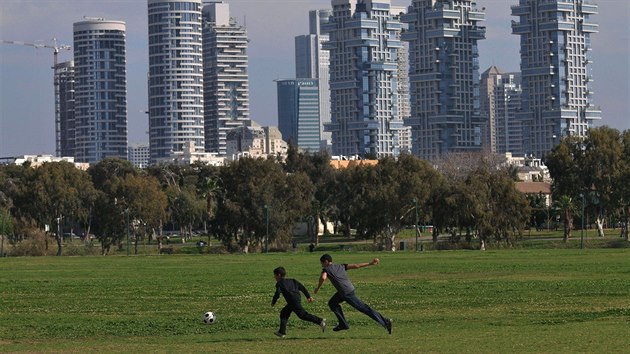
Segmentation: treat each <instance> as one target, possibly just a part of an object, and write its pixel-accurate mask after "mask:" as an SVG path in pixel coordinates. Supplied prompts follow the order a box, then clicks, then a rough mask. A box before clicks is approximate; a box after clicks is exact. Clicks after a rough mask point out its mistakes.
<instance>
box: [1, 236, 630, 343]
mask: <svg viewBox="0 0 630 354" xmlns="http://www.w3.org/2000/svg"><path fill="white" fill-rule="evenodd" d="M319 256H320V253H270V254H256V255H214V254H211V255H208V254H203V255H202V254H199V255H162V256H132V257H124V256H107V257H91V256H86V257H32V258H26V257H23V258H0V352H2V353H6V352H64V353H85V352H88V351H89V352H107V353H110V352H124V353H130V352H137V353H148V352H163V353H183V352H221V353H263V352H267V353H272V352H273V353H285V352H292V353H317V352H320V351H325V352H334V353H338V352H342V353H412V352H433V353H436V352H439V353H463V352H470V353H516V352H538V353H543V352H544V353H578V352H583V353H621V352H626V351H627V350H628V345H629V343H630V339H629V337H628V334H629V333H630V249H627V248H624V249H586V250H579V249H546V250H545V249H526V250H498V251H494V250H493V251H486V252H480V251H444V252H437V251H431V252H420V253H413V252H399V253H362V252H354V253H348V252H332V256H333V259H334V260H335V262H337V263H355V262H367V261H369V260H370V259H371V258H373V257H375V256H376V257H379V258H380V259H381V264H380V265H379V266H376V267H368V268H363V269H358V270H351V271H350V275H351V278H352V279H353V281H354V283H355V285H356V286H357V295H358V296H359V297H361V298H362V299H363V300H364V301H365V302H366V303H368V304H369V305H371V306H372V307H373V308H375V309H376V310H378V311H380V312H381V313H383V314H384V315H385V316H388V317H392V318H393V319H394V333H393V335H391V336H389V335H388V334H387V332H386V331H385V329H383V328H382V327H380V326H378V325H377V324H376V323H375V322H373V321H372V320H371V319H369V318H368V317H367V316H365V315H363V314H361V313H358V312H357V311H355V310H354V309H352V308H350V307H349V306H348V305H347V304H345V305H343V307H344V310H345V312H346V316H347V318H348V320H349V322H350V325H351V329H350V330H349V331H345V332H338V333H335V332H332V331H331V330H330V329H332V327H333V326H334V325H335V323H336V320H335V318H334V315H333V314H332V313H331V311H330V310H329V309H328V307H327V305H326V302H327V301H328V298H329V297H330V296H332V294H333V293H334V291H333V287H332V285H331V284H330V283H327V284H326V285H325V286H324V288H323V289H322V290H321V291H320V293H319V294H318V295H316V296H315V302H313V303H307V302H305V301H304V304H305V308H306V309H307V310H308V311H309V312H312V313H313V314H316V315H319V316H323V317H325V318H327V319H328V324H329V330H327V331H326V332H325V333H322V332H321V331H320V329H319V327H317V326H315V325H313V324H311V323H306V322H302V321H300V320H299V319H298V318H297V317H295V316H292V318H291V320H290V321H289V327H288V335H287V337H286V338H283V339H280V338H276V337H275V336H274V335H273V332H274V331H276V330H277V326H278V323H279V320H278V314H279V311H280V309H281V308H282V306H284V299H281V300H280V301H279V303H278V304H277V305H276V307H271V305H270V304H271V297H272V295H273V292H274V285H275V284H274V280H273V276H272V270H273V268H275V267H276V266H279V265H283V266H284V267H286V268H287V271H288V276H289V277H295V278H297V279H298V280H300V281H302V282H303V283H304V284H305V285H306V286H307V288H309V289H312V288H313V287H314V286H315V284H316V282H317V279H318V276H319V272H320V266H319ZM208 310H211V311H214V312H215V313H216V314H217V318H218V322H217V323H216V324H214V325H204V324H203V323H202V321H201V316H202V315H203V313H204V312H205V311H208Z"/></svg>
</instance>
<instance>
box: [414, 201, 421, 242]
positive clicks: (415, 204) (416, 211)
mask: <svg viewBox="0 0 630 354" xmlns="http://www.w3.org/2000/svg"><path fill="white" fill-rule="evenodd" d="M413 207H414V210H415V213H416V252H418V234H419V233H420V230H418V199H416V198H413Z"/></svg>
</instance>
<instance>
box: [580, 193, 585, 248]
mask: <svg viewBox="0 0 630 354" xmlns="http://www.w3.org/2000/svg"><path fill="white" fill-rule="evenodd" d="M581 195H582V230H580V249H583V248H584V204H586V201H585V195H584V193H582V194H581Z"/></svg>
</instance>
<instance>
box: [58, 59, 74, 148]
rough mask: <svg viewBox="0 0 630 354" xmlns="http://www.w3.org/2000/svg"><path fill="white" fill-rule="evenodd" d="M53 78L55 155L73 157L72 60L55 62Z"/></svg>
mask: <svg viewBox="0 0 630 354" xmlns="http://www.w3.org/2000/svg"><path fill="white" fill-rule="evenodd" d="M54 80H55V84H56V85H57V88H58V90H57V92H56V94H57V97H55V109H56V110H57V112H56V115H55V116H56V117H57V119H56V122H55V133H56V134H55V137H56V139H55V140H56V142H57V149H56V153H57V157H74V156H75V149H74V145H75V121H74V61H73V60H69V61H66V62H63V63H59V64H57V66H56V67H55V79H54Z"/></svg>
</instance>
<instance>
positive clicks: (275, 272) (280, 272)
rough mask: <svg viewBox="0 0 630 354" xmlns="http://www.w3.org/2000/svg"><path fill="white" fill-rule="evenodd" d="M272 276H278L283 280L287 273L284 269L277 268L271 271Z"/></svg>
mask: <svg viewBox="0 0 630 354" xmlns="http://www.w3.org/2000/svg"><path fill="white" fill-rule="evenodd" d="M273 275H279V276H280V277H282V278H284V276H285V275H287V271H286V270H284V267H278V268H276V269H274V270H273Z"/></svg>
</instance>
